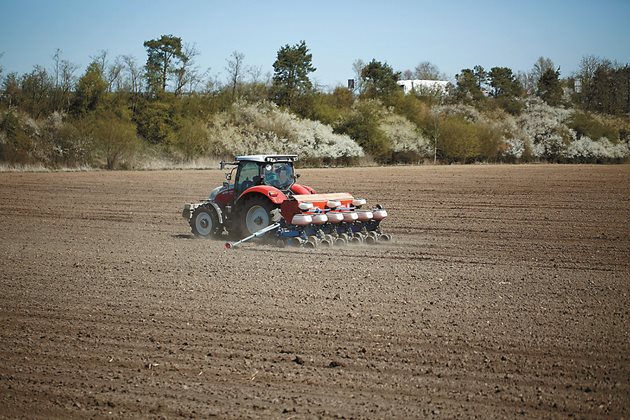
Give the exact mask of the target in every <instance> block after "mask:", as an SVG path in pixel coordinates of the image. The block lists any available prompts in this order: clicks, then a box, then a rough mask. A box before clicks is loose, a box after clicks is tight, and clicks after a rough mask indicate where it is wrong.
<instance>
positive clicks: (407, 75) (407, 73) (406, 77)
mask: <svg viewBox="0 0 630 420" xmlns="http://www.w3.org/2000/svg"><path fill="white" fill-rule="evenodd" d="M413 78H414V75H413V72H412V71H411V70H409V69H407V70H405V71H403V72H402V77H401V79H402V80H411V79H413Z"/></svg>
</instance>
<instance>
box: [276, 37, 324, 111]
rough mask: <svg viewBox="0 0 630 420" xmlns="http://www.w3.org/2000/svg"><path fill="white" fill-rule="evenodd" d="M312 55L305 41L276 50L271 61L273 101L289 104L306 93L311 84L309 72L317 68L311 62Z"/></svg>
mask: <svg viewBox="0 0 630 420" xmlns="http://www.w3.org/2000/svg"><path fill="white" fill-rule="evenodd" d="M312 61H313V55H312V54H310V53H309V50H308V47H307V46H306V42H304V41H300V43H299V44H295V45H294V46H289V45H288V44H287V45H285V46H284V47H282V48H280V50H278V56H277V58H276V61H275V62H274V63H273V70H274V74H273V86H272V89H271V96H272V98H273V100H274V102H275V103H277V104H278V105H281V106H289V107H291V105H292V104H293V103H294V102H295V100H296V98H298V97H299V96H301V95H304V94H306V93H308V92H309V91H310V90H311V89H312V87H313V84H312V83H311V81H310V79H309V78H308V75H309V73H312V72H314V71H315V70H317V69H316V68H315V67H313V64H312Z"/></svg>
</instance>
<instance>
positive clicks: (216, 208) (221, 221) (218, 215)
mask: <svg viewBox="0 0 630 420" xmlns="http://www.w3.org/2000/svg"><path fill="white" fill-rule="evenodd" d="M208 204H210V205H211V206H212V208H214V211H215V212H216V214H217V219H218V220H219V225H222V224H223V222H224V220H223V212H222V211H221V207H219V205H218V204H217V203H213V202H212V201H210V202H209V203H208Z"/></svg>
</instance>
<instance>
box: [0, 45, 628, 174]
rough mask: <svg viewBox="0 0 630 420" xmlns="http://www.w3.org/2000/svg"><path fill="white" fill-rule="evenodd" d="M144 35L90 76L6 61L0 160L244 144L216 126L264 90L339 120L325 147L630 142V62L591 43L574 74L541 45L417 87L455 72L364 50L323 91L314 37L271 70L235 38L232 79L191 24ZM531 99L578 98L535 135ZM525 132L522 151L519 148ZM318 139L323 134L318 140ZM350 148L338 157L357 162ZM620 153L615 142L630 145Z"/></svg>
mask: <svg viewBox="0 0 630 420" xmlns="http://www.w3.org/2000/svg"><path fill="white" fill-rule="evenodd" d="M144 47H145V49H146V52H147V56H146V61H145V62H144V64H140V63H139V62H138V61H137V60H136V59H135V58H134V57H132V56H119V57H115V58H110V57H109V56H108V53H107V52H104V51H102V52H100V53H98V54H97V55H96V56H94V57H92V61H91V62H90V64H89V65H88V66H87V68H86V69H85V71H84V72H83V73H82V74H81V75H79V76H77V75H76V73H77V71H78V70H79V68H78V66H76V65H74V64H72V63H70V62H69V61H67V60H65V59H63V57H62V54H61V51H59V50H58V51H56V52H55V54H54V55H53V68H52V69H46V68H44V67H43V66H40V65H37V66H35V67H34V68H33V70H32V71H31V72H29V73H26V74H21V75H20V74H17V73H8V74H6V75H5V74H3V72H2V68H1V67H0V78H1V79H0V80H1V86H0V94H1V95H0V161H4V162H7V163H17V164H32V163H41V164H44V165H46V166H51V167H55V166H73V165H87V166H99V165H103V166H105V167H107V168H110V169H113V168H116V167H120V166H121V165H122V166H125V165H126V166H129V165H131V166H133V157H136V159H138V156H145V157H146V156H148V155H159V156H161V157H165V158H166V159H170V160H178V161H190V160H193V159H196V158H198V157H200V156H220V155H229V154H230V153H233V152H234V151H235V150H236V148H235V147H231V145H230V141H229V139H227V140H222V141H220V142H217V141H214V142H213V141H212V139H213V138H215V137H216V135H215V134H216V132H217V130H225V129H226V127H227V126H230V127H243V124H247V122H246V121H244V120H239V119H238V118H237V117H236V116H240V117H242V116H243V113H242V112H238V109H244V108H243V104H265V103H271V104H274V106H276V107H277V108H278V111H273V112H286V113H288V114H290V115H293V116H294V118H297V119H298V120H299V121H302V122H303V123H304V126H305V127H312V125H309V124H310V123H308V121H315V122H317V123H321V124H323V125H325V126H328V127H330V130H331V133H332V134H331V135H330V136H329V137H327V141H328V143H327V144H328V146H327V147H332V146H331V145H333V143H335V142H337V141H340V142H341V143H339V144H342V143H343V144H347V142H346V140H345V138H344V139H342V140H340V139H341V137H339V138H334V137H333V135H338V136H348V137H349V138H350V139H351V140H352V141H354V142H355V143H356V144H357V145H358V146H360V149H362V150H363V151H364V152H365V155H367V156H368V157H369V158H370V159H373V160H375V161H377V162H380V163H400V162H404V163H407V162H418V161H422V160H426V159H431V158H433V159H434V160H438V159H439V160H440V161H446V162H453V161H461V162H470V161H476V160H484V161H499V160H505V161H514V160H519V161H522V160H528V159H542V160H552V161H562V160H563V159H566V158H567V156H573V155H571V154H570V153H569V150H570V147H569V146H570V145H571V144H572V143H574V142H576V141H578V140H581V139H582V138H583V137H584V138H586V139H589V140H590V141H591V143H588V148H589V151H588V153H591V155H589V156H600V155H601V156H604V155H603V154H601V153H600V154H599V155H597V154H595V155H593V153H594V152H592V150H596V149H597V147H599V146H601V145H602V144H603V143H597V144H596V143H592V142H597V141H599V140H600V139H607V140H608V141H609V142H610V145H608V144H606V145H604V146H602V147H604V148H608V149H610V148H611V147H617V145H618V144H620V143H625V144H627V142H628V136H629V134H628V131H629V130H628V116H629V115H630V66H629V65H628V64H619V63H613V62H610V61H609V60H606V59H600V58H597V57H592V56H589V57H584V58H582V60H581V62H580V67H579V70H578V72H576V73H575V74H573V75H571V76H569V77H566V78H561V73H560V69H559V68H558V67H556V66H555V65H554V64H553V62H552V61H551V60H550V59H549V58H543V57H541V58H540V59H539V60H538V61H537V62H536V63H534V65H533V68H532V69H531V71H529V72H520V73H514V72H513V70H512V69H510V68H508V67H498V66H497V67H492V68H490V69H489V70H486V69H484V68H483V67H481V66H474V67H472V68H465V69H462V70H461V71H460V72H459V73H458V74H457V75H456V76H455V80H454V83H452V84H449V88H448V91H447V92H439V91H435V90H431V89H416V90H415V91H414V92H412V94H410V95H405V94H403V92H402V91H401V88H400V86H399V85H398V83H397V82H398V81H399V80H401V79H403V78H404V79H409V78H417V79H425V80H426V79H428V80H439V79H444V77H445V76H444V74H442V73H441V72H440V71H439V69H438V68H437V66H435V65H433V64H432V63H429V62H422V63H420V64H419V65H418V66H417V67H416V68H415V69H414V70H413V71H411V70H404V71H396V70H394V69H393V68H392V67H391V66H390V65H389V64H388V63H387V62H383V61H379V60H376V59H372V60H371V61H369V62H364V61H362V60H356V61H355V62H354V63H353V71H354V73H355V85H354V86H353V87H351V88H348V87H345V86H338V87H336V88H335V89H333V90H332V91H325V90H323V89H321V88H319V87H317V86H314V85H313V83H312V82H311V79H310V75H311V74H312V73H314V72H315V71H316V70H317V69H316V68H315V67H314V66H313V57H312V54H311V53H310V51H309V48H308V46H307V45H306V42H305V41H300V42H298V43H296V44H294V45H289V44H287V45H284V46H282V47H280V49H279V50H278V52H277V55H276V59H275V61H274V63H273V75H263V74H262V70H261V69H260V68H256V67H252V66H247V65H246V64H245V56H244V55H243V54H242V53H239V52H236V51H235V52H234V53H232V55H231V56H230V57H228V59H227V60H226V66H225V70H226V73H227V80H226V81H225V82H224V83H221V82H219V81H218V80H217V79H216V78H214V77H212V76H211V75H210V74H209V73H208V72H201V71H200V70H199V69H198V67H197V66H196V64H195V57H196V56H197V55H198V51H197V50H196V48H195V47H192V46H190V45H188V44H185V43H184V42H183V40H182V39H181V38H180V37H177V36H173V35H162V36H161V37H159V38H156V39H151V40H147V41H145V42H144ZM0 58H1V56H0ZM534 99H536V100H538V101H540V103H542V104H544V105H546V106H549V107H552V108H553V109H556V108H558V109H560V108H561V109H569V110H571V112H570V113H569V114H566V115H565V116H563V117H562V118H560V117H559V118H560V119H559V120H558V121H557V122H556V125H557V126H556V127H555V128H551V129H548V130H547V131H546V133H545V134H544V135H538V134H536V131H535V130H534V129H532V128H531V127H530V126H531V125H532V124H531V123H530V122H529V121H528V118H530V117H531V118H536V116H535V114H533V112H534V111H532V110H534V109H538V108H537V105H536V106H534V105H532V103H533V102H532V100H534ZM235 107H236V108H235ZM239 107H240V108H239ZM248 109H249V108H248ZM260 109H261V110H263V109H267V112H269V109H270V108H268V107H266V106H262V107H261V108H260ZM261 112H262V111H261ZM530 114H531V115H530ZM560 114H561V113H560ZM560 114H559V115H560ZM471 115H475V117H471ZM562 115H564V114H562ZM283 118H284V117H283ZM217 121H222V124H223V126H221V127H222V128H221V127H219V124H218V123H217ZM257 121H259V120H258V119H257ZM299 121H298V123H299ZM541 124H542V123H541ZM286 127H287V125H286V124H284V125H282V124H281V125H280V126H276V127H274V126H271V125H270V126H265V127H263V128H260V127H258V128H257V130H259V131H258V132H252V133H251V135H250V137H251V140H250V141H251V143H252V144H251V145H248V146H247V147H249V149H247V150H256V143H257V142H258V143H260V144H263V143H264V142H261V141H260V138H269V136H270V134H269V133H271V134H272V135H273V136H274V137H278V138H280V139H281V138H285V139H286V138H295V141H298V140H299V139H297V137H296V135H294V134H287V133H286ZM291 127H294V128H295V127H296V125H295V124H293V125H291ZM213 130H214V132H213ZM264 130H267V131H264ZM318 130H321V129H318ZM532 130H533V131H532ZM242 131H243V130H241V132H242ZM299 131H300V130H299V129H297V128H296V129H295V130H294V132H296V133H297V132H299ZM324 131H326V130H324ZM227 132H228V131H226V133H227ZM233 132H234V131H233ZM265 136H266V137H265ZM326 136H328V135H326ZM541 136H543V137H541ZM544 136H546V137H544ZM315 137H317V136H315ZM515 139H516V140H515ZM519 139H520V140H519ZM557 139H560V140H557ZM243 141H245V140H243ZM519 141H520V142H521V143H522V147H521V146H519V147H517V149H519V150H520V149H521V148H522V149H523V151H522V153H520V152H519V153H512V154H510V153H511V152H509V150H512V149H511V148H512V146H513V143H514V144H516V143H519ZM554 141H556V142H560V143H559V144H560V145H559V146H558V147H556V149H557V150H559V152H557V153H553V152H549V151H550V150H554V147H555V146H554V147H547V146H548V145H547V143H549V142H554ZM515 142H516V143H515ZM313 144H314V145H313V146H312V147H317V141H314V143H313ZM335 144H336V143H335ZM519 144H520V143H519ZM541 145H542V146H541ZM269 147H271V146H269ZM274 147H276V146H274ZM277 147H280V146H277ZM286 147H291V144H288V145H286ZM514 147H516V146H514ZM585 147H586V146H585ZM333 149H334V148H333ZM333 149H330V150H333ZM574 149H575V147H574ZM239 150H240V149H239ZM344 150H345V149H344ZM347 150H355V149H354V148H352V147H350V148H348V149H347ZM541 150H542V151H541ZM615 150H616V149H615ZM620 150H621V149H620ZM274 151H277V150H274ZM261 152H263V150H261ZM264 152H272V150H264ZM344 153H345V152H344ZM352 153H355V152H352ZM352 153H351V152H347V153H346V155H345V156H344V155H343V153H342V155H341V156H338V157H340V158H342V160H343V161H345V162H348V161H349V160H348V158H350V157H353V156H355V155H352V156H350V155H351V154H352ZM576 153H577V152H576ZM584 153H587V152H584ZM602 153H603V152H602ZM615 153H616V154H614V153H613V155H611V156H617V155H619V156H622V155H623V153H624V152H623V151H622V152H618V153H617V152H615ZM307 154H308V152H307ZM312 155H313V156H320V155H321V154H319V155H318V154H316V153H312ZM357 156H358V155H357ZM606 156H607V155H606ZM594 159H595V160H596V161H599V160H600V159H599V158H594ZM622 159H623V157H622ZM601 160H605V159H601ZM613 160H619V159H618V158H615V159H613Z"/></svg>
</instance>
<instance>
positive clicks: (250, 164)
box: [228, 155, 297, 198]
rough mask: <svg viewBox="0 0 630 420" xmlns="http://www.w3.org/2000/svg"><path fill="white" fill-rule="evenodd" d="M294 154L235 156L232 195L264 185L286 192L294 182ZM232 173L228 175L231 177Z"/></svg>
mask: <svg viewBox="0 0 630 420" xmlns="http://www.w3.org/2000/svg"><path fill="white" fill-rule="evenodd" d="M296 159H297V156H296V155H286V156H280V155H250V156H237V157H236V162H234V164H236V165H237V167H236V168H235V169H236V179H235V180H234V189H235V194H234V197H235V198H238V197H240V196H241V194H242V193H243V192H245V191H247V190H248V189H249V188H252V187H255V186H257V185H266V186H270V187H274V188H277V189H278V190H280V191H283V192H288V191H289V190H290V189H291V186H292V185H293V184H294V183H295V179H296V176H295V172H294V169H293V162H294V161H295V160H296ZM231 176H232V173H230V174H229V175H228V180H229V179H231Z"/></svg>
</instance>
